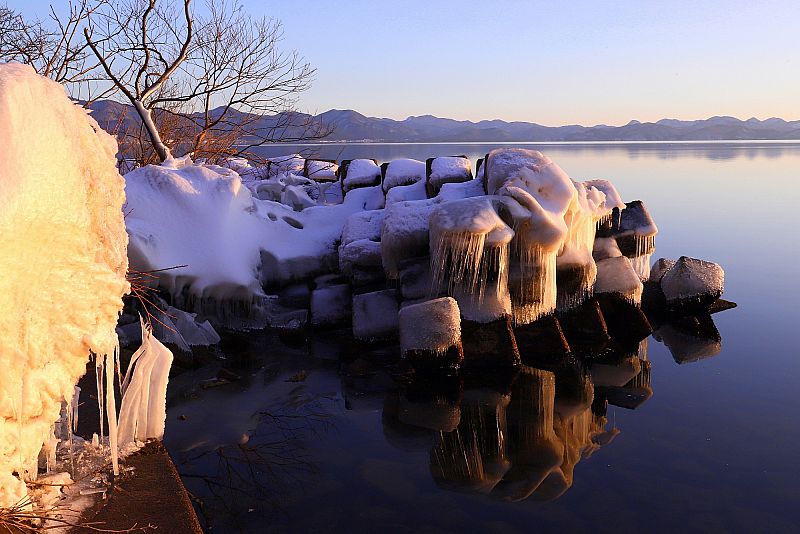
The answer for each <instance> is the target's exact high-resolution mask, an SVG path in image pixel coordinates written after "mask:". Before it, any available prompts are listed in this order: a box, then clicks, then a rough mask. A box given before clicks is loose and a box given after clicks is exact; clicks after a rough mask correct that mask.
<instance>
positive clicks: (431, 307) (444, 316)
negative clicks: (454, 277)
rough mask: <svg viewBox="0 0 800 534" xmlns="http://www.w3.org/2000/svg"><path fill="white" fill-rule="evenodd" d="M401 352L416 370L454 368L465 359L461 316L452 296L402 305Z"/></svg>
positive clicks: (400, 318) (400, 317)
mask: <svg viewBox="0 0 800 534" xmlns="http://www.w3.org/2000/svg"><path fill="white" fill-rule="evenodd" d="M399 326H400V350H401V352H402V354H403V357H405V358H407V359H408V360H409V361H410V362H411V365H412V366H414V368H415V369H426V368H430V369H436V368H447V367H455V366H458V365H460V364H461V361H462V360H463V359H464V352H463V349H462V346H461V313H460V312H459V309H458V303H457V302H456V301H455V299H453V298H451V297H442V298H438V299H434V300H429V301H425V302H421V303H419V304H412V305H410V306H405V307H403V308H402V309H401V310H400V314H399Z"/></svg>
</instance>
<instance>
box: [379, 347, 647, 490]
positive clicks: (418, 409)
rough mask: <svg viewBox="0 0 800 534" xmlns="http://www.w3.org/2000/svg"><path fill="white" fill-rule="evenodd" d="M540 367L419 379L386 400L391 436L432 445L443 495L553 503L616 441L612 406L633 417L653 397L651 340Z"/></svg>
mask: <svg viewBox="0 0 800 534" xmlns="http://www.w3.org/2000/svg"><path fill="white" fill-rule="evenodd" d="M543 366H546V367H548V369H539V368H536V367H532V366H528V365H524V366H522V367H521V368H520V369H519V371H518V372H517V373H515V375H514V376H509V377H507V378H505V379H502V380H498V379H497V377H493V378H492V380H491V383H490V382H487V381H486V380H483V381H480V380H479V381H476V380H475V379H474V378H470V377H467V378H460V377H451V378H450V379H448V381H447V382H446V383H444V384H443V383H442V382H440V381H437V382H432V381H424V380H422V379H418V380H412V381H411V382H410V383H409V384H407V385H405V386H404V387H403V388H401V389H400V391H395V392H392V393H390V394H389V396H387V402H386V403H385V405H384V414H383V415H384V416H383V423H384V433H385V435H386V437H387V439H388V440H389V441H390V443H392V444H394V445H395V446H397V447H398V448H400V449H403V450H409V448H413V449H419V448H425V447H430V472H431V476H432V477H433V479H434V480H435V481H436V483H437V485H438V486H439V487H441V488H444V489H447V490H452V491H459V492H468V493H478V494H484V495H487V496H490V497H493V498H497V499H501V500H507V501H521V500H525V499H535V500H552V499H556V498H558V497H559V496H561V495H562V494H564V492H566V491H567V490H568V489H569V488H570V487H571V486H572V483H573V476H574V475H573V474H574V470H575V466H576V465H577V464H578V463H579V462H580V461H581V460H583V459H586V458H588V457H590V456H591V455H592V454H593V453H594V452H595V451H596V450H597V449H599V448H600V447H603V446H605V445H608V444H609V443H611V441H613V439H614V438H615V437H616V435H617V434H618V433H619V429H617V428H616V427H614V426H611V427H610V428H609V427H607V426H608V420H607V417H606V412H607V406H608V404H612V405H615V406H619V407H623V408H628V409H634V408H636V407H637V406H639V405H641V404H642V403H644V402H645V401H646V400H647V399H648V398H650V396H651V395H652V390H651V389H650V363H649V362H648V361H647V340H645V341H642V342H641V343H640V344H639V345H638V346H636V348H635V350H632V351H631V352H629V353H619V352H617V353H613V354H607V355H606V356H604V357H603V358H600V359H598V360H597V361H593V362H591V363H590V364H587V363H584V362H583V360H581V359H580V358H576V357H573V356H567V357H562V358H559V359H558V363H551V364H549V365H543ZM465 380H466V382H464V381H465ZM462 387H463V390H462ZM424 429H428V432H426V431H425V430H424ZM430 430H434V431H435V432H434V437H433V440H432V441H431V439H430V433H429V431H430ZM389 438H391V439H389ZM412 443H413V446H411V447H408V446H409V445H411V444H412Z"/></svg>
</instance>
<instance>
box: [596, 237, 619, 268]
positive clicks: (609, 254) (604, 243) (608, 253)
mask: <svg viewBox="0 0 800 534" xmlns="http://www.w3.org/2000/svg"><path fill="white" fill-rule="evenodd" d="M620 256H622V252H621V251H620V250H619V246H618V245H617V240H616V239H614V238H613V237H597V238H595V240H594V247H593V248H592V257H593V258H594V261H596V262H597V261H600V260H605V259H606V258H618V257H620Z"/></svg>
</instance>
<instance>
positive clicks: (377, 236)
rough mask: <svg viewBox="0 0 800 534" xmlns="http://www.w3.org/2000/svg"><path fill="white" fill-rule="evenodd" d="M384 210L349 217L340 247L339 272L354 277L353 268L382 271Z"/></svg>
mask: <svg viewBox="0 0 800 534" xmlns="http://www.w3.org/2000/svg"><path fill="white" fill-rule="evenodd" d="M383 217H384V210H369V211H362V212H358V213H354V214H353V215H351V216H350V217H348V219H347V221H346V222H345V224H344V228H343V230H342V241H341V244H340V245H339V270H340V271H341V272H342V274H344V275H345V276H348V277H351V278H352V276H353V268H354V267H356V268H367V269H370V270H371V269H380V268H381V266H382V261H383V260H382V258H381V243H380V240H381V225H382V224H383Z"/></svg>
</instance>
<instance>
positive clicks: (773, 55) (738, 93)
mask: <svg viewBox="0 0 800 534" xmlns="http://www.w3.org/2000/svg"><path fill="white" fill-rule="evenodd" d="M47 3H48V2H44V1H42V0H25V1H24V2H23V1H22V0H8V4H9V6H10V7H14V8H16V9H19V10H22V11H23V12H26V13H37V12H40V13H43V12H44V11H45V9H46V5H47ZM243 3H244V5H245V6H246V8H247V9H248V11H250V12H251V13H253V14H258V15H269V16H273V17H275V18H278V19H280V20H281V21H282V22H283V24H284V28H285V39H284V42H283V46H284V47H285V48H287V49H296V50H297V51H298V52H300V53H301V54H302V55H303V56H305V57H306V59H308V60H309V61H310V62H311V63H312V64H313V65H314V66H315V67H316V68H317V77H316V81H315V83H314V86H313V88H312V89H311V90H310V91H308V92H307V93H306V94H305V95H304V96H303V97H302V99H301V107H302V108H303V110H304V111H310V112H321V111H325V110H327V109H330V108H339V109H345V108H350V109H355V110H357V111H360V112H361V113H364V114H366V115H374V116H382V117H392V118H405V117H407V116H409V115H422V114H433V115H438V116H444V117H452V118H457V119H470V120H480V119H494V118H500V119H505V120H525V121H534V122H539V123H542V124H553V125H555V124H568V123H581V124H598V123H606V124H624V123H626V122H627V121H628V120H631V119H637V120H641V121H646V120H657V119H660V118H664V117H670V118H681V119H695V118H705V117H708V116H711V115H733V116H737V117H740V118H749V117H752V116H755V117H758V118H768V117H772V116H780V117H783V118H786V119H800V102H798V100H800V1H797V0H775V1H765V2H759V1H757V0H750V1H740V0H732V1H717V0H712V1H701V0H695V1H645V0H639V1H633V0H630V1H628V0H626V1H616V2H600V1H594V2H592V1H579V2H568V1H565V2H553V1H546V2H539V1H528V2H524V1H512V0H506V1H502V0H495V1H493V2H487V1H475V2H473V1H460V2H455V1H435V0H428V1H417V0H411V1H399V0H397V1H371V2H370V1H363V2H362V1H357V0H351V1H335V0H293V1H289V0H283V1H274V0H272V1H270V0H243ZM199 5H201V2H198V6H199Z"/></svg>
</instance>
